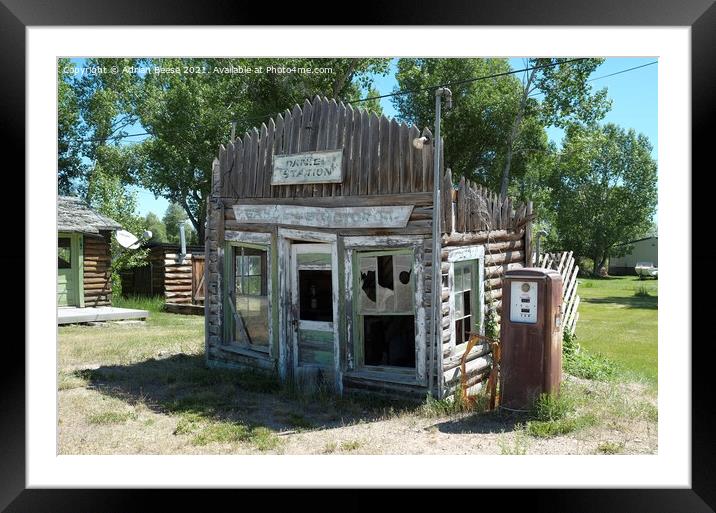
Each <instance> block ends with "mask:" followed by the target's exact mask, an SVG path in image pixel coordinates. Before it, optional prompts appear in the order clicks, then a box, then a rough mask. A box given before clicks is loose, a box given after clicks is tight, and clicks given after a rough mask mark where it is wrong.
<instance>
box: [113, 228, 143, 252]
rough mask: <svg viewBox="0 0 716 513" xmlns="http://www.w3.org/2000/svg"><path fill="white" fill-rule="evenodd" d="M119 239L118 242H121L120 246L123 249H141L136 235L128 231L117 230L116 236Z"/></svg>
mask: <svg viewBox="0 0 716 513" xmlns="http://www.w3.org/2000/svg"><path fill="white" fill-rule="evenodd" d="M115 236H116V237H117V242H119V245H120V246H122V247H123V248H127V249H137V248H139V239H137V238H136V237H135V236H134V235H132V234H131V233H129V232H128V231H127V230H117V233H116V235H115Z"/></svg>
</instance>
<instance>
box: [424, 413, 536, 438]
mask: <svg viewBox="0 0 716 513" xmlns="http://www.w3.org/2000/svg"><path fill="white" fill-rule="evenodd" d="M529 419H530V416H529V414H528V413H511V412H506V411H504V410H499V409H498V410H496V411H494V412H485V413H473V414H470V415H467V416H465V417H462V418H459V419H454V420H448V421H446V422H441V423H439V424H436V425H435V427H437V428H438V431H440V432H441V433H446V434H463V435H467V434H474V433H483V434H485V433H502V432H506V433H507V432H510V431H514V430H515V429H516V428H517V426H518V425H519V424H524V423H525V422H527V421H528V420H529Z"/></svg>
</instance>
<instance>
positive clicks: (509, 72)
mask: <svg viewBox="0 0 716 513" xmlns="http://www.w3.org/2000/svg"><path fill="white" fill-rule="evenodd" d="M584 60H587V58H586V57H581V58H579V59H569V60H566V61H561V62H553V63H551V64H543V65H542V66H532V67H529V68H523V69H516V70H512V71H503V72H502V73H495V74H493V75H484V76H481V77H473V78H467V79H465V80H457V81H455V82H445V83H444V84H438V85H434V86H430V87H425V88H422V89H412V90H406V91H395V92H393V93H388V94H381V95H380V96H369V97H367V98H363V99H362V100H353V101H350V102H345V103H360V102H366V101H368V100H379V99H381V98H388V97H390V96H401V95H404V94H415V93H424V92H427V91H432V90H434V89H437V88H439V87H447V86H456V85H462V84H467V83H470V82H477V81H479V80H488V79H490V78H498V77H504V76H507V75H514V74H516V73H523V72H525V71H532V70H533V69H542V68H551V67H554V66H559V65H561V64H569V63H571V62H578V61H584Z"/></svg>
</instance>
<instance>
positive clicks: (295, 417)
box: [286, 413, 315, 429]
mask: <svg viewBox="0 0 716 513" xmlns="http://www.w3.org/2000/svg"><path fill="white" fill-rule="evenodd" d="M286 422H288V424H290V425H291V426H292V427H295V428H298V429H311V428H313V427H315V426H314V424H313V423H312V422H311V421H310V420H308V419H306V417H304V416H303V415H301V414H300V413H289V414H288V415H287V417H286Z"/></svg>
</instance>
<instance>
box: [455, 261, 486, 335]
mask: <svg viewBox="0 0 716 513" xmlns="http://www.w3.org/2000/svg"><path fill="white" fill-rule="evenodd" d="M477 264H478V261H477V260H465V261H462V262H455V264H454V267H453V272H454V279H453V290H452V295H453V305H454V311H453V323H454V327H455V344H456V345H459V344H462V343H463V342H467V341H468V339H469V338H470V332H473V331H474V332H479V326H477V322H478V320H479V311H478V294H477V292H478V288H477V277H478V274H477V272H478V268H477Z"/></svg>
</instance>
